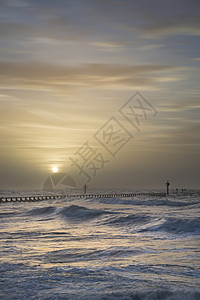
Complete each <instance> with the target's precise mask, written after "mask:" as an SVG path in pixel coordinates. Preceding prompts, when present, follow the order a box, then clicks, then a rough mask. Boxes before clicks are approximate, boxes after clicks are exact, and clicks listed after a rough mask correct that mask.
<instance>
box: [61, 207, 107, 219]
mask: <svg viewBox="0 0 200 300" xmlns="http://www.w3.org/2000/svg"><path fill="white" fill-rule="evenodd" d="M109 213H111V212H108V211H104V210H98V209H89V208H86V207H84V206H79V205H70V206H67V207H64V208H62V209H61V211H60V214H61V215H62V216H64V217H65V218H67V219H76V220H88V219H92V218H95V217H99V216H101V215H104V214H109Z"/></svg>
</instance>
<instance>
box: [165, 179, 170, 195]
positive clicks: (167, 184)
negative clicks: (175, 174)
mask: <svg viewBox="0 0 200 300" xmlns="http://www.w3.org/2000/svg"><path fill="white" fill-rule="evenodd" d="M166 186H167V196H168V195H169V186H170V183H169V181H168V180H167V182H166Z"/></svg>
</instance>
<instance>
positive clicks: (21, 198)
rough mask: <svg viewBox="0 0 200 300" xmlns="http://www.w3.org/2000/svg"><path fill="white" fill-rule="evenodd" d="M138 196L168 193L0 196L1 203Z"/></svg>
mask: <svg viewBox="0 0 200 300" xmlns="http://www.w3.org/2000/svg"><path fill="white" fill-rule="evenodd" d="M136 196H151V197H165V196H166V193H112V194H78V195H75V194H73V195H48V196H40V195H38V196H19V197H18V196H10V197H0V203H8V202H37V201H44V200H53V199H61V198H65V197H70V198H79V199H80V198H87V199H92V198H116V197H119V198H130V197H136Z"/></svg>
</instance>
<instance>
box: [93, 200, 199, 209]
mask: <svg viewBox="0 0 200 300" xmlns="http://www.w3.org/2000/svg"><path fill="white" fill-rule="evenodd" d="M98 201H99V202H101V203H105V204H114V205H115V204H119V205H145V206H170V207H184V206H191V205H199V204H200V202H199V201H197V200H193V199H189V200H187V201H181V200H180V201H179V200H178V201H177V200H174V199H171V200H170V199H165V198H164V199H149V198H147V199H144V198H142V199H141V198H140V199H135V198H132V199H131V198H130V199H121V198H102V199H98Z"/></svg>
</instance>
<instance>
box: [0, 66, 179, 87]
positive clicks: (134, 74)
mask: <svg viewBox="0 0 200 300" xmlns="http://www.w3.org/2000/svg"><path fill="white" fill-rule="evenodd" d="M177 70H179V71H180V68H177V67H172V66H167V65H135V66H127V65H115V64H81V65H78V66H59V65H52V64H44V63H37V62H36V63H9V62H0V78H1V83H2V86H4V87H6V86H7V87H10V86H12V87H16V86H20V87H29V88H31V87H35V88H38V87H44V88H47V87H49V88H54V89H55V88H56V89H60V88H61V89H62V88H63V87H66V86H74V87H75V88H76V86H79V87H84V86H85V87H91V86H93V88H95V87H109V86H110V87H115V88H117V87H119V86H120V87H134V86H137V87H138V86H140V87H144V88H145V87H148V86H149V87H152V86H154V85H155V84H156V83H159V82H160V81H161V78H162V81H165V78H166V81H169V77H170V76H171V74H170V75H169V74H168V73H173V72H176V71H177ZM158 74H159V77H158ZM175 77H176V76H175V75H173V76H172V80H176V78H175ZM173 78H174V79H173Z"/></svg>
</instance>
